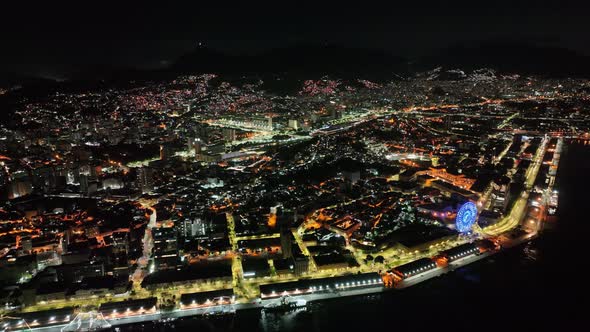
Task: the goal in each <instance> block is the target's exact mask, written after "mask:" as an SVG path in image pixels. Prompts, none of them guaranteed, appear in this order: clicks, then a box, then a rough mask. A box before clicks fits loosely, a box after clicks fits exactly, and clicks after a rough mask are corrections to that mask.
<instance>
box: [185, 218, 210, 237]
mask: <svg viewBox="0 0 590 332" xmlns="http://www.w3.org/2000/svg"><path fill="white" fill-rule="evenodd" d="M182 235H183V236H184V237H185V238H192V237H196V236H204V235H207V227H206V225H205V221H204V220H203V219H201V218H196V219H188V218H187V219H184V221H183V223H182Z"/></svg>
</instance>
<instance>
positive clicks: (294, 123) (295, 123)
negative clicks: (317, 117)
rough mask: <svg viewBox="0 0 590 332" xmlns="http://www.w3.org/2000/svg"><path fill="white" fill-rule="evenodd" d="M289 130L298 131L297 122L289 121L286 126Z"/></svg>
mask: <svg viewBox="0 0 590 332" xmlns="http://www.w3.org/2000/svg"><path fill="white" fill-rule="evenodd" d="M288 126H289V128H291V129H295V130H297V129H299V121H297V120H289V124H288Z"/></svg>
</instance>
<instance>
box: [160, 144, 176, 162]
mask: <svg viewBox="0 0 590 332" xmlns="http://www.w3.org/2000/svg"><path fill="white" fill-rule="evenodd" d="M173 156H174V149H172V146H170V145H169V144H162V145H160V160H168V159H170V157H173Z"/></svg>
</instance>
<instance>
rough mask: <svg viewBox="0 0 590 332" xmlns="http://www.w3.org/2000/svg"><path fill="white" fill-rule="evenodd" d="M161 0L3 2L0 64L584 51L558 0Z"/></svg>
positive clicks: (579, 32) (15, 68)
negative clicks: (269, 52)
mask: <svg viewBox="0 0 590 332" xmlns="http://www.w3.org/2000/svg"><path fill="white" fill-rule="evenodd" d="M168 2H173V3H174V4H176V5H175V6H172V5H160V6H157V7H156V6H152V7H149V6H145V5H144V6H141V5H136V6H130V5H125V6H122V5H121V4H117V3H102V2H101V5H100V6H99V5H95V6H82V5H80V6H79V7H72V5H55V4H53V2H52V3H51V4H43V5H39V4H37V5H32V4H28V5H22V6H19V8H14V9H12V8H11V10H3V12H4V14H5V15H4V16H5V17H3V18H2V20H1V23H0V24H1V27H2V31H3V37H4V38H3V39H4V41H3V43H4V47H2V51H1V52H0V72H17V73H28V74H41V75H45V76H49V77H52V76H60V75H61V74H62V73H63V72H66V71H68V70H71V68H80V67H84V66H89V65H117V66H133V67H140V68H144V67H155V66H162V65H165V64H166V63H169V62H170V61H173V60H174V59H175V58H176V57H178V56H179V55H181V54H183V53H185V52H188V51H190V50H191V49H192V48H194V47H195V46H196V45H197V43H198V42H202V43H204V44H206V45H207V46H209V47H212V48H216V49H219V50H223V51H226V52H232V53H256V52H261V51H264V50H266V49H269V48H277V47H284V46H288V45H293V44H298V43H305V42H308V43H326V42H328V43H332V44H342V45H345V46H358V47H370V48H378V49H383V50H387V51H389V52H391V53H393V54H396V55H403V56H408V57H412V56H418V55H426V54H432V53H435V52H436V51H437V50H439V49H444V48H446V47H450V46H452V45H456V44H466V43H467V44H469V43H477V42H482V41H498V40H510V41H515V42H519V43H520V42H522V43H528V44H537V45H548V46H557V47H562V48H568V49H571V50H575V51H577V52H580V53H583V54H587V55H590V33H589V32H590V21H589V20H588V19H587V13H588V11H587V9H586V8H583V6H581V5H567V4H563V3H560V2H559V1H553V2H547V3H544V2H542V1H537V2H534V3H533V2H531V3H528V4H524V3H522V4H515V2H513V1H512V2H503V1H472V2H471V5H465V3H464V2H452V1H443V0H441V1H438V4H436V5H432V4H430V3H429V2H424V1H408V3H410V4H408V3H406V4H403V5H402V4H393V5H387V6H383V5H379V4H375V3H369V2H366V1H357V2H355V6H354V7H348V6H347V5H343V4H344V3H348V2H341V5H335V4H334V5H332V6H328V5H321V6H319V5H317V4H314V3H313V2H309V3H306V2H293V3H292V4H291V5H286V4H281V3H282V2H280V1H275V2H274V4H275V5H274V6H272V5H268V6H262V5H257V6H252V5H250V6H246V5H240V6H236V5H232V4H231V3H229V2H227V3H223V4H222V5H206V4H199V3H202V2H204V1H194V3H197V4H198V5H191V6H184V5H180V4H178V3H179V2H178V1H168ZM250 2H252V3H254V1H250ZM396 2H397V1H396ZM580 2H582V1H580ZM78 3H83V2H78ZM279 4H281V5H279ZM6 14H9V15H6Z"/></svg>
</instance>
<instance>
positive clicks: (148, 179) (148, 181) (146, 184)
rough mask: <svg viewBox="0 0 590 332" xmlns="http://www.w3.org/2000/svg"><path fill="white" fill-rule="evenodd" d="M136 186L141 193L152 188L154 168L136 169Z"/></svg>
mask: <svg viewBox="0 0 590 332" xmlns="http://www.w3.org/2000/svg"><path fill="white" fill-rule="evenodd" d="M137 187H138V189H140V190H141V192H142V193H147V192H150V191H152V190H154V170H153V169H152V168H149V167H141V168H139V169H138V170H137Z"/></svg>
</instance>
